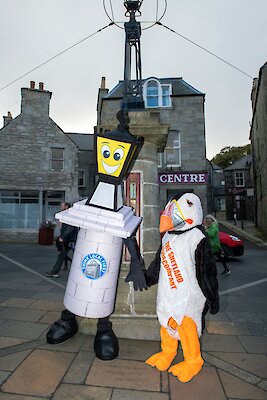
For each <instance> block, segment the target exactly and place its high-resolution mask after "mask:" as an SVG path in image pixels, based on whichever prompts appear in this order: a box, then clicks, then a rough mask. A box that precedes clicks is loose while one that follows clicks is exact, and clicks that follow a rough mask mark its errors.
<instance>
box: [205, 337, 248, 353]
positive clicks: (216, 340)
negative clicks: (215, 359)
mask: <svg viewBox="0 0 267 400" xmlns="http://www.w3.org/2000/svg"><path fill="white" fill-rule="evenodd" d="M201 349H202V351H226V352H237V353H242V352H245V348H244V347H243V346H242V344H241V343H240V341H239V339H238V338H237V337H236V336H231V335H213V334H204V335H203V336H202V337H201Z"/></svg>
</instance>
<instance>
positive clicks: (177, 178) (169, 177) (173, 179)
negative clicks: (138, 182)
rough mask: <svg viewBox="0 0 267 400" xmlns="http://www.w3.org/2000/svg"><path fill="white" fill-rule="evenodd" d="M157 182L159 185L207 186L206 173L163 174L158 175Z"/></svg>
mask: <svg viewBox="0 0 267 400" xmlns="http://www.w3.org/2000/svg"><path fill="white" fill-rule="evenodd" d="M158 177H159V182H160V183H161V184H163V185H164V184H165V185H166V184H168V183H175V184H207V183H208V173H207V172H167V173H166V172H164V173H159V174H158Z"/></svg>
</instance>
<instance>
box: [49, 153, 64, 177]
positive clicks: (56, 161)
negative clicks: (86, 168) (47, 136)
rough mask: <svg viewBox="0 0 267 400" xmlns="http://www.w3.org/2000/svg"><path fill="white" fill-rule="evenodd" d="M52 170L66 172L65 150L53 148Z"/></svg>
mask: <svg viewBox="0 0 267 400" xmlns="http://www.w3.org/2000/svg"><path fill="white" fill-rule="evenodd" d="M51 170H52V171H63V170H64V149H61V148H59V147H52V148H51Z"/></svg>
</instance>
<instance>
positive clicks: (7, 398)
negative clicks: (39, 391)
mask: <svg viewBox="0 0 267 400" xmlns="http://www.w3.org/2000/svg"><path fill="white" fill-rule="evenodd" d="M0 400H44V399H43V398H42V397H32V396H21V395H19V394H8V393H0Z"/></svg>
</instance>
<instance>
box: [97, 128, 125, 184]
mask: <svg viewBox="0 0 267 400" xmlns="http://www.w3.org/2000/svg"><path fill="white" fill-rule="evenodd" d="M130 148H131V144H130V143H126V142H121V141H118V140H113V139H108V138H105V137H101V136H98V137H97V166H98V173H99V174H104V175H109V176H113V177H116V178H118V177H119V176H120V174H121V172H122V169H123V167H124V164H125V161H126V159H127V156H128V154H129V150H130Z"/></svg>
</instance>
